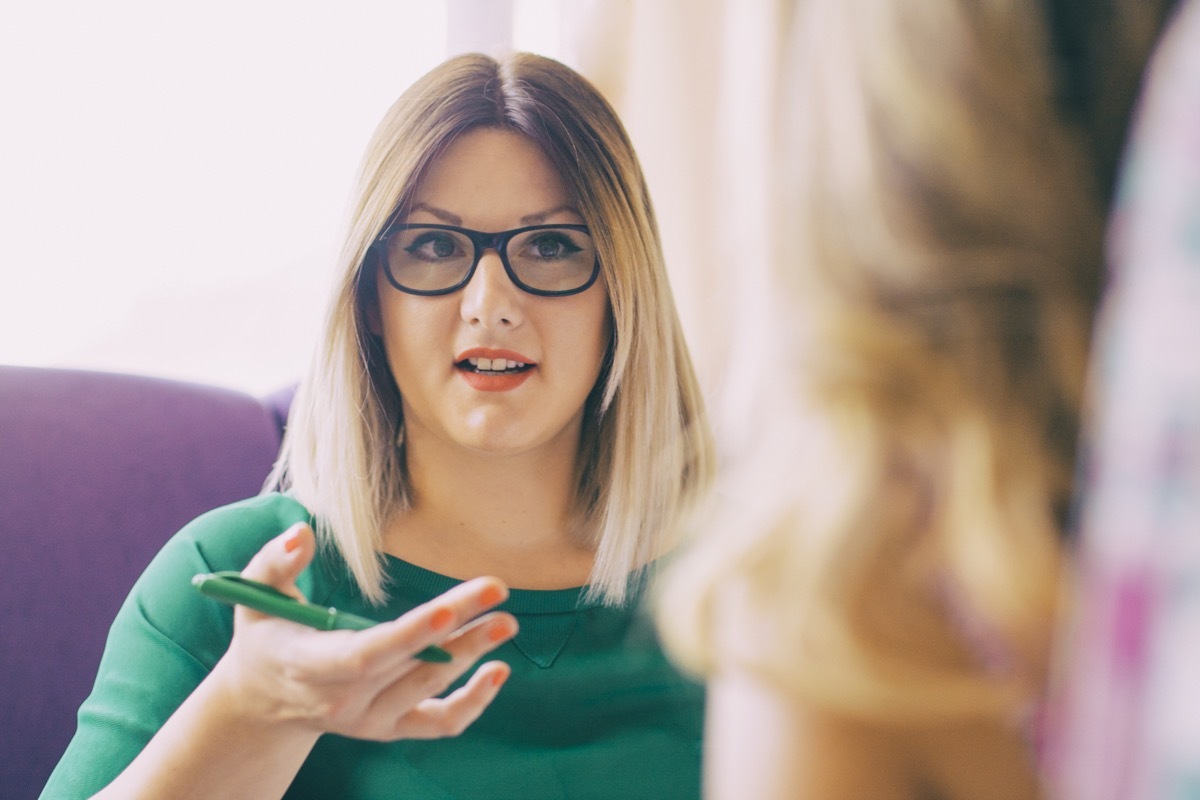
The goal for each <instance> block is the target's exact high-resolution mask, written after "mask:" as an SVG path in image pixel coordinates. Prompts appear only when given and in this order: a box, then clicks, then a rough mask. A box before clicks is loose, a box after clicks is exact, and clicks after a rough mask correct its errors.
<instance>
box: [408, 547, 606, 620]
mask: <svg viewBox="0 0 1200 800" xmlns="http://www.w3.org/2000/svg"><path fill="white" fill-rule="evenodd" d="M385 558H386V561H385V567H384V569H385V572H386V574H387V578H388V583H387V590H388V592H389V594H409V595H420V596H421V597H423V598H425V599H429V598H433V597H436V596H437V595H439V594H442V593H443V592H445V591H447V590H449V589H452V588H453V587H455V586H457V585H459V584H460V583H463V581H462V580H461V579H459V578H451V577H449V576H447V575H442V574H441V573H438V572H434V571H433V570H429V569H425V568H424V567H419V566H417V565H416V564H412V563H410V562H408V561H405V560H404V559H401V558H398V557H396V556H392V555H386V556H385ZM587 589H588V587H587V586H586V585H585V586H573V587H570V588H566V589H512V588H510V589H509V591H508V599H507V600H505V601H504V602H503V603H501V604H500V605H499V606H498V608H499V609H502V610H504V611H507V612H509V613H510V614H516V615H524V616H528V615H531V614H567V613H571V612H575V611H582V610H585V609H588V608H592V607H595V606H596V605H599V602H598V601H595V600H589V599H585V598H586V595H587Z"/></svg>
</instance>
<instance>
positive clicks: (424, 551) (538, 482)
mask: <svg viewBox="0 0 1200 800" xmlns="http://www.w3.org/2000/svg"><path fill="white" fill-rule="evenodd" d="M564 443H566V444H568V445H570V446H564ZM406 446H407V451H408V452H407V458H408V471H409V477H410V480H411V483H412V489H413V504H412V508H411V509H410V510H409V511H407V512H405V513H403V514H401V515H399V516H397V517H396V518H395V519H394V520H392V521H391V522H390V524H389V525H388V527H387V529H386V531H385V536H384V549H385V551H386V552H388V553H390V554H391V555H394V556H396V557H398V558H401V559H403V560H405V561H408V562H410V563H413V564H416V565H417V566H421V567H424V568H426V569H430V570H433V571H435V572H438V573H441V574H443V575H448V576H450V577H454V578H461V579H464V580H465V579H468V578H472V577H475V576H476V575H495V576H497V577H499V578H501V579H502V580H504V581H505V582H507V583H508V584H509V585H510V586H512V587H514V588H529V589H557V588H566V587H570V586H578V585H581V584H583V583H585V582H586V581H587V577H588V574H589V573H590V571H591V566H592V562H593V560H594V551H593V550H592V548H591V547H590V546H589V545H586V544H584V543H582V542H581V541H580V537H579V536H578V535H573V532H572V525H571V518H572V501H573V498H574V492H575V461H576V458H577V456H578V448H577V447H576V446H574V443H573V441H571V440H570V439H569V438H568V437H558V441H557V442H556V443H552V444H550V445H547V446H545V447H542V448H537V449H535V450H532V451H529V452H525V453H520V454H515V455H494V454H487V453H479V452H475V451H471V450H466V449H464V448H461V447H456V446H450V445H447V444H445V443H444V442H441V441H438V440H436V439H434V438H433V437H431V436H429V435H428V434H427V433H425V432H421V431H413V432H412V435H410V438H409V439H408V441H407V442H406Z"/></svg>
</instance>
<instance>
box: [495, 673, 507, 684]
mask: <svg viewBox="0 0 1200 800" xmlns="http://www.w3.org/2000/svg"><path fill="white" fill-rule="evenodd" d="M508 674H509V673H508V672H507V671H504V672H495V673H493V674H492V686H502V685H504V682H505V681H506V680H508Z"/></svg>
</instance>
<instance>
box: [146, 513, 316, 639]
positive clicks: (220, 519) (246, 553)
mask: <svg viewBox="0 0 1200 800" xmlns="http://www.w3.org/2000/svg"><path fill="white" fill-rule="evenodd" d="M300 521H304V522H311V518H310V516H309V514H308V511H307V510H306V509H305V508H304V506H302V505H300V504H299V503H298V502H296V501H295V500H293V499H292V498H290V497H288V496H286V495H282V494H266V495H261V496H259V497H253V498H250V499H248V500H242V501H239V502H236V503H232V504H230V505H227V506H222V507H220V508H217V509H214V510H212V511H209V512H207V513H205V514H202V515H201V516H199V517H197V518H196V519H194V520H192V521H191V522H189V523H188V524H187V525H185V526H184V527H183V528H182V529H181V530H180V531H179V532H178V533H176V534H175V535H174V536H172V537H171V539H170V540H168V541H167V543H166V544H165V545H164V546H163V548H162V550H160V551H159V553H158V555H156V556H155V557H154V560H153V561H151V562H150V565H149V566H148V567H147V568H146V570H145V572H143V573H142V576H141V577H140V578H139V579H138V582H137V583H136V584H135V586H134V588H133V592H132V595H131V597H130V600H131V601H133V602H134V603H136V604H138V605H139V606H141V607H142V609H143V610H144V611H145V612H148V613H151V614H153V615H155V616H159V615H165V614H168V613H170V612H172V611H175V612H178V613H180V614H184V615H186V614H187V613H188V612H189V610H190V606H191V603H192V602H193V601H194V600H195V599H196V598H194V597H192V595H193V594H194V593H193V592H191V591H188V590H186V589H187V587H189V586H190V583H191V579H192V576H193V575H196V574H197V573H201V572H217V571H219V570H237V571H240V570H241V569H242V568H243V567H245V566H246V564H247V563H248V562H249V561H250V559H251V558H253V556H254V554H255V553H257V552H258V551H259V549H260V548H262V546H263V545H264V544H265V543H266V542H267V541H269V540H270V539H271V538H273V537H275V536H277V535H279V534H280V533H282V532H283V531H284V530H286V529H287V528H288V527H290V526H291V525H292V524H294V523H296V522H300ZM197 597H198V595H197ZM151 610H152V611H151Z"/></svg>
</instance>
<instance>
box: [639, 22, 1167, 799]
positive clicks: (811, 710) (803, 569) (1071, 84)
mask: <svg viewBox="0 0 1200 800" xmlns="http://www.w3.org/2000/svg"><path fill="white" fill-rule="evenodd" d="M790 8H791V20H790V29H789V31H788V33H787V34H786V36H787V40H786V44H785V45H784V47H783V53H784V57H783V59H782V61H781V63H780V75H779V87H778V90H779V98H780V101H779V104H778V106H779V118H778V120H777V121H775V123H773V124H774V125H775V134H776V147H775V151H774V152H775V161H776V164H777V173H776V186H775V187H773V189H774V191H773V199H774V204H773V207H774V211H775V214H776V216H775V217H774V218H773V219H771V220H770V221H769V222H770V224H769V226H768V227H769V232H768V233H766V234H764V235H769V236H770V237H771V242H772V244H773V246H774V248H775V252H774V255H773V258H772V263H771V269H772V285H773V286H774V287H775V288H776V290H777V292H776V296H775V298H774V302H773V304H772V307H771V308H770V309H768V310H765V311H764V313H768V314H770V315H771V325H770V326H769V329H770V334H769V336H768V337H767V339H766V340H765V341H759V342H755V343H752V344H750V345H748V346H744V347H742V348H740V349H739V352H740V353H744V354H746V357H748V358H752V357H756V356H757V357H760V358H761V359H762V361H761V364H760V365H759V370H758V375H759V378H760V379H759V380H758V381H757V382H754V381H749V382H748V384H747V386H746V387H745V388H746V390H747V391H749V392H752V393H754V395H755V396H756V397H758V398H761V400H760V406H759V410H758V413H757V415H756V417H755V422H756V425H757V432H758V435H757V436H756V437H751V438H750V439H749V440H748V441H744V442H739V443H736V444H735V445H734V446H733V457H732V458H731V460H730V462H729V464H728V465H727V468H726V470H725V480H724V482H723V493H724V496H723V497H722V500H721V503H720V504H719V505H718V507H717V508H716V510H715V511H714V512H713V514H712V522H711V524H709V525H707V526H706V530H705V531H704V532H703V535H702V536H700V537H699V539H698V541H697V542H696V543H695V545H694V546H693V547H692V548H691V549H690V551H688V552H686V553H685V554H684V555H683V556H682V557H681V558H680V559H679V561H678V563H677V564H675V565H674V570H673V572H672V573H671V575H670V576H669V577H670V579H669V580H668V581H667V583H666V585H665V586H664V587H663V588H664V592H663V594H662V596H661V598H660V599H661V605H660V623H661V628H662V630H663V632H664V636H665V637H666V640H667V644H668V649H669V650H673V652H674V653H675V654H676V655H677V656H678V657H679V659H680V660H681V662H682V663H684V664H685V665H687V666H689V667H690V668H692V669H694V670H696V671H697V672H699V673H702V674H705V675H707V676H708V678H709V680H710V685H709V706H708V724H707V729H706V730H707V745H706V747H707V751H706V753H707V755H706V767H705V773H706V787H707V789H706V791H707V796H709V797H712V798H805V799H806V800H841V799H842V798H844V799H845V800H867V799H869V800H892V799H894V800H916V799H917V798H921V799H922V800H930V799H935V798H936V799H938V800H951V799H954V800H958V799H961V798H979V799H980V800H982V799H985V798H995V800H1019V799H1020V798H1033V797H1038V796H1040V795H1041V793H1042V791H1043V790H1042V779H1041V775H1040V769H1039V761H1038V758H1039V717H1040V710H1041V707H1042V704H1043V701H1044V697H1045V692H1046V687H1047V681H1048V674H1049V673H1050V671H1051V660H1052V659H1051V653H1052V650H1053V642H1054V637H1055V633H1056V629H1057V626H1058V620H1059V614H1060V612H1061V600H1060V598H1061V597H1062V596H1063V595H1064V592H1063V587H1064V584H1065V583H1066V582H1067V578H1068V575H1069V559H1068V558H1067V555H1068V552H1067V551H1068V546H1067V543H1066V541H1065V539H1066V536H1065V531H1066V528H1067V525H1068V518H1069V507H1070V504H1071V498H1072V492H1073V472H1074V465H1075V460H1076V438H1077V433H1078V428H1079V420H1080V416H1081V412H1082V408H1081V406H1082V396H1083V388H1084V383H1085V373H1086V371H1087V363H1088V350H1089V341H1090V333H1091V325H1092V318H1093V313H1094V308H1095V306H1096V302H1097V298H1098V295H1099V291H1100V287H1101V283H1102V277H1103V270H1102V265H1103V258H1102V240H1103V230H1104V220H1105V214H1106V209H1107V204H1108V194H1109V186H1110V183H1111V180H1112V172H1113V168H1114V164H1115V162H1116V155H1117V150H1118V149H1119V143H1120V141H1121V138H1122V136H1123V132H1124V121H1125V117H1126V115H1127V113H1128V107H1129V103H1130V99H1131V97H1132V96H1133V93H1134V90H1135V88H1136V86H1137V81H1138V74H1139V71H1140V69H1141V64H1142V62H1143V60H1144V58H1145V53H1146V51H1147V49H1148V47H1149V43H1150V41H1151V39H1152V38H1153V33H1154V31H1155V30H1157V26H1158V25H1159V24H1160V23H1161V15H1162V13H1163V9H1161V8H1158V7H1157V5H1156V4H1145V3H1140V2H1136V1H1131V2H1126V3H1120V2H1116V3H1098V4H1093V5H1091V6H1086V5H1075V4H1071V3H1066V2H1061V3H1045V4H1043V3H1037V2H1032V1H1031V0H997V1H996V2H977V1H976V0H928V1H926V0H922V2H920V3H908V2H889V1H888V0H798V2H795V3H793V4H791V6H790ZM1134 22H1138V23H1139V24H1133V23H1134Z"/></svg>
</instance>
